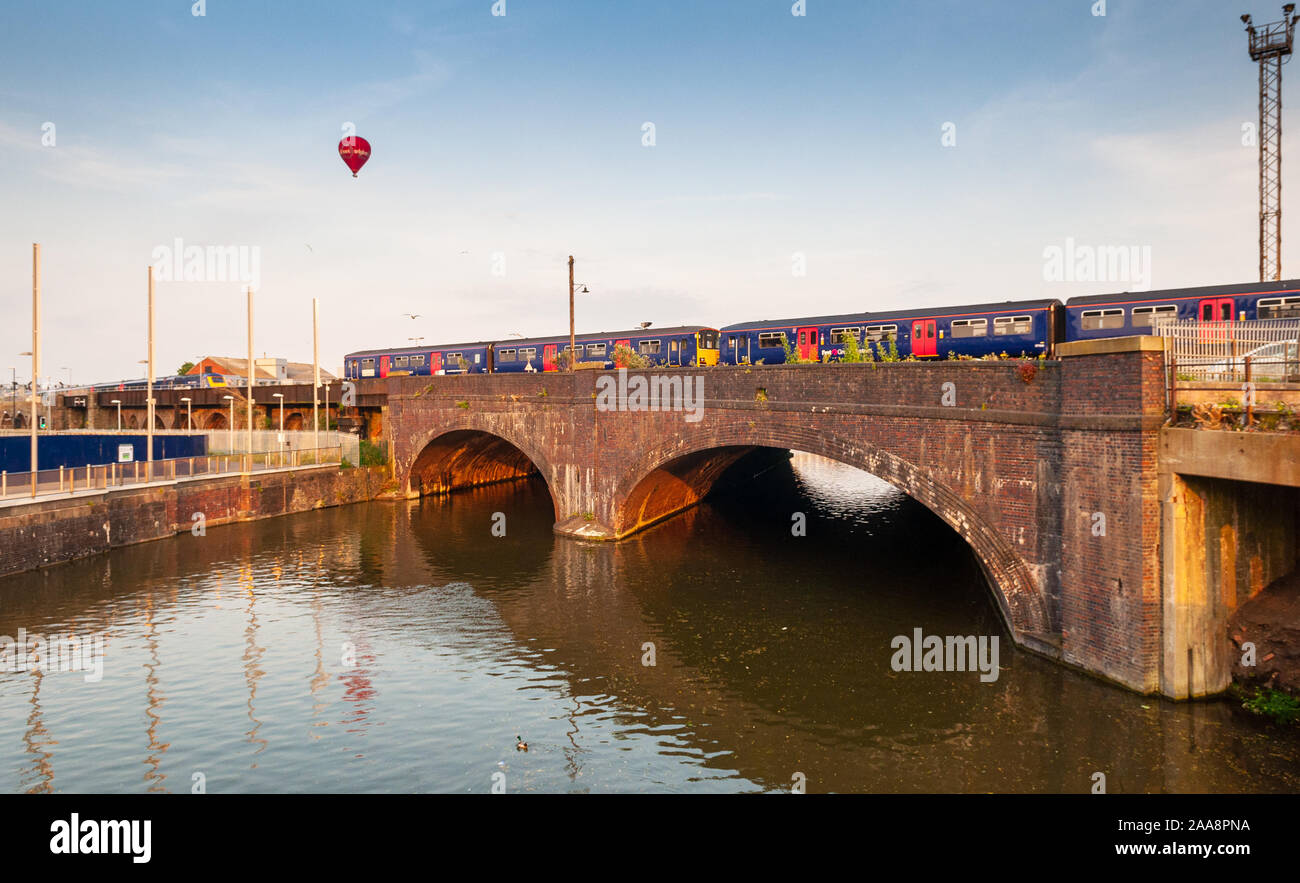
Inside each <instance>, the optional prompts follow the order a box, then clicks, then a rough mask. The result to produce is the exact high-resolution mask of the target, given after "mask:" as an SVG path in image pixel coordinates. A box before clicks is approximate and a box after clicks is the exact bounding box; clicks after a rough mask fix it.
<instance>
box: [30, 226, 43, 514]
mask: <svg viewBox="0 0 1300 883" xmlns="http://www.w3.org/2000/svg"><path fill="white" fill-rule="evenodd" d="M31 356H32V464H31V465H32V496H33V497H34V496H36V472H37V469H38V467H39V463H38V462H37V459H36V422H37V421H36V408H37V402H38V401H39V396H38V393H37V390H38V389H40V383H39V382H38V378H39V377H40V376H41V245H40V243H39V242H33V243H32V352H31Z"/></svg>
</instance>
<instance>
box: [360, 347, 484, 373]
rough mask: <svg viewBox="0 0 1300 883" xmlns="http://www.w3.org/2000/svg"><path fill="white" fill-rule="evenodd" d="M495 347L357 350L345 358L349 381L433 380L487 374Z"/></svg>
mask: <svg viewBox="0 0 1300 883" xmlns="http://www.w3.org/2000/svg"><path fill="white" fill-rule="evenodd" d="M491 346H492V344H491V343H490V342H488V341H477V342H474V343H453V344H440V345H437V346H432V347H425V346H422V347H400V348H394V349H373V350H358V351H357V352H354V353H348V354H347V355H346V356H344V357H343V376H344V378H345V379H347V380H358V379H361V378H365V377H402V376H406V375H422V376H432V375H435V374H437V375H441V374H485V373H487V372H488V371H489V366H490V361H489V360H490V356H491Z"/></svg>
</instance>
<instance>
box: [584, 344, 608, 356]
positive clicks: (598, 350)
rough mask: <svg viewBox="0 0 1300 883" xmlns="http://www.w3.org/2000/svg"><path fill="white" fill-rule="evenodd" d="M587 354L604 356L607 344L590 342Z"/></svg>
mask: <svg viewBox="0 0 1300 883" xmlns="http://www.w3.org/2000/svg"><path fill="white" fill-rule="evenodd" d="M587 355H589V356H603V355H605V344H603V343H589V344H587Z"/></svg>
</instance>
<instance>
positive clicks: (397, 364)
mask: <svg viewBox="0 0 1300 883" xmlns="http://www.w3.org/2000/svg"><path fill="white" fill-rule="evenodd" d="M407 364H408V359H407V357H406V356H394V357H393V367H394V368H405V367H406V366H407Z"/></svg>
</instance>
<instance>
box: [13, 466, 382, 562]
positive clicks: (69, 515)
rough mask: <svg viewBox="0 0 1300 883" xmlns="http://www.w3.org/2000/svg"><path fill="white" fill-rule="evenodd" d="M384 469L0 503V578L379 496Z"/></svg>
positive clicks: (277, 473) (280, 474)
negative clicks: (115, 550) (226, 526)
mask: <svg viewBox="0 0 1300 883" xmlns="http://www.w3.org/2000/svg"><path fill="white" fill-rule="evenodd" d="M387 481H389V477H388V474H387V471H386V470H385V469H384V468H382V467H375V468H370V469H360V468H357V469H339V468H338V467H337V466H333V465H330V466H319V467H308V468H298V469H284V470H273V471H268V472H256V473H252V474H238V475H222V476H216V477H211V478H207V477H204V478H194V479H184V480H178V481H158V482H153V483H152V484H148V485H133V486H128V487H120V488H109V489H107V490H105V489H99V490H90V491H82V492H78V493H76V494H74V495H68V496H60V497H57V498H45V499H38V500H36V501H34V502H23V501H17V500H10V501H7V502H5V503H2V504H0V576H6V575H8V574H12V573H20V572H22V571H25V570H32V569H35V568H38V567H44V566H46V565H50V564H58V563H61V562H64V561H72V560H74V559H77V558H84V557H86V556H88V555H94V554H97V553H99V552H105V551H108V550H109V549H113V548H116V547H118V546H129V545H131V544H133V543H143V542H147V541H149V540H157V539H162V538H164V537H170V536H174V535H175V534H177V533H179V532H180V531H183V530H194V529H195V528H196V525H198V524H200V523H202V525H203V529H205V530H206V529H207V528H208V527H212V526H214V525H219V524H227V523H230V522H234V521H255V520H257V519H260V518H272V517H275V516H277V515H288V514H291V513H294V512H305V511H307V510H309V509H321V508H324V507H326V506H340V505H343V504H345V503H357V502H361V501H364V500H372V499H375V498H376V497H378V496H379V495H380V493H381V491H382V490H383V488H384V485H385V482H387Z"/></svg>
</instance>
